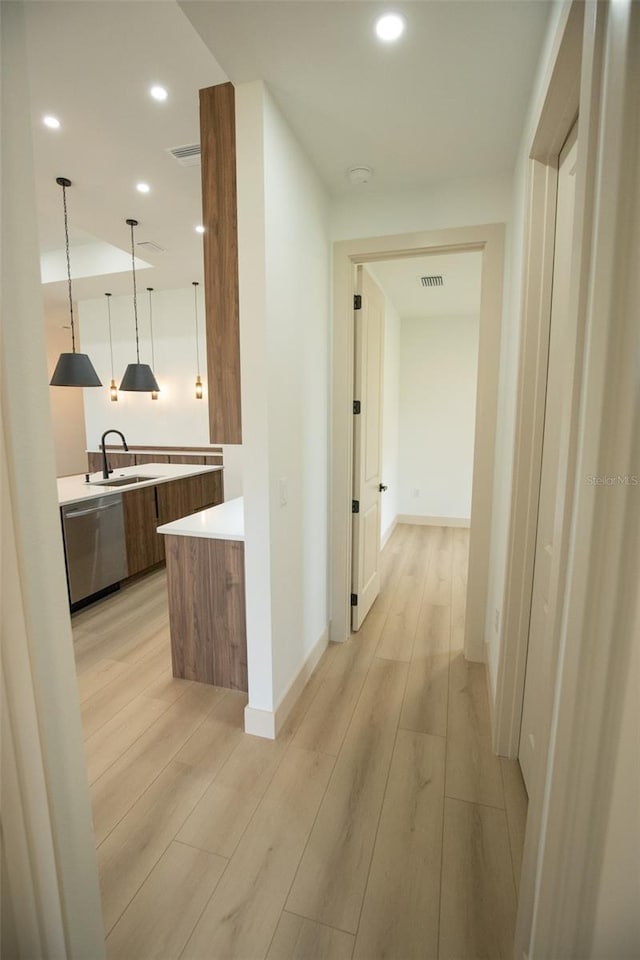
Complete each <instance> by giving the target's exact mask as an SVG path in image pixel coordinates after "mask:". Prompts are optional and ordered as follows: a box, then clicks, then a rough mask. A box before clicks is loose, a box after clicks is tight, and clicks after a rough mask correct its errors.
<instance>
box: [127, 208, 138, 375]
mask: <svg viewBox="0 0 640 960" xmlns="http://www.w3.org/2000/svg"><path fill="white" fill-rule="evenodd" d="M129 226H130V227H131V272H132V273H133V316H134V318H135V321H136V357H137V360H138V363H140V337H139V335H138V296H137V291H136V257H135V253H134V248H133V223H130V224H129Z"/></svg>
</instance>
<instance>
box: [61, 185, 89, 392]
mask: <svg viewBox="0 0 640 960" xmlns="http://www.w3.org/2000/svg"><path fill="white" fill-rule="evenodd" d="M56 183H57V184H58V186H60V187H62V206H63V209H64V242H65V250H66V254H67V286H68V290H69V318H70V320H71V350H72V352H71V353H61V354H60V356H59V358H58V362H57V364H56V368H55V370H54V371H53V376H52V377H51V380H50V381H49V384H50V386H52V387H101V386H102V383H101V382H100V377H99V376H98V374H97V373H96V371H95V369H94V366H93V364H92V363H91V360H89V357H88V356H87V354H86V353H76V329H75V323H74V318H73V296H72V292H71V260H70V257H69V222H68V217H67V187H70V186H71V180H68V179H67V177H56Z"/></svg>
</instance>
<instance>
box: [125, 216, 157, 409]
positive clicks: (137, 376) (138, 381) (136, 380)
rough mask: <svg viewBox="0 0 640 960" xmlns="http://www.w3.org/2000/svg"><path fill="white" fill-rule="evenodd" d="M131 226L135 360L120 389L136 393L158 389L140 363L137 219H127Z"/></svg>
mask: <svg viewBox="0 0 640 960" xmlns="http://www.w3.org/2000/svg"><path fill="white" fill-rule="evenodd" d="M127 224H128V226H129V227H130V228H131V271H132V274H133V316H134V319H135V324H136V362H135V363H130V364H129V365H128V367H127V369H126V370H125V372H124V377H123V378H122V383H121V384H120V389H121V390H131V391H136V392H138V393H152V392H153V391H154V390H159V389H160V387H159V386H158V381H157V380H156V378H155V377H154V375H153V370H152V369H151V367H150V366H149V364H148V363H140V335H139V332H138V296H137V291H136V257H135V250H134V241H133V228H134V227H137V226H138V221H137V220H127Z"/></svg>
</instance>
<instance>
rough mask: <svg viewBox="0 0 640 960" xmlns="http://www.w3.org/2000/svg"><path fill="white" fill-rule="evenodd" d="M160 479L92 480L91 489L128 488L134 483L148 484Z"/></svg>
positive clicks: (121, 478) (122, 478)
mask: <svg viewBox="0 0 640 960" xmlns="http://www.w3.org/2000/svg"><path fill="white" fill-rule="evenodd" d="M157 479H158V477H114V479H113V480H91V482H90V484H89V486H91V487H128V486H130V485H131V484H132V483H146V482H147V481H148V480H157Z"/></svg>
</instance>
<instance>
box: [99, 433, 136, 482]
mask: <svg viewBox="0 0 640 960" xmlns="http://www.w3.org/2000/svg"><path fill="white" fill-rule="evenodd" d="M110 433H117V434H118V436H119V437H120V439H121V440H122V446H123V447H124V449H125V450H127V451H128V450H129V447H128V446H127V441H126V440H125V438H124V433H120V431H119V430H105V432H104V433H103V434H102V440H101V441H100V446H101V447H102V479H103V480H108V479H109V474H110V473H113V470H112V469H111V467H110V466H109V463H108V461H107V448H106V446H105V443H104V438H105V437H108V436H109V434H110Z"/></svg>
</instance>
